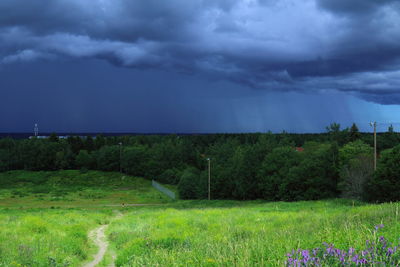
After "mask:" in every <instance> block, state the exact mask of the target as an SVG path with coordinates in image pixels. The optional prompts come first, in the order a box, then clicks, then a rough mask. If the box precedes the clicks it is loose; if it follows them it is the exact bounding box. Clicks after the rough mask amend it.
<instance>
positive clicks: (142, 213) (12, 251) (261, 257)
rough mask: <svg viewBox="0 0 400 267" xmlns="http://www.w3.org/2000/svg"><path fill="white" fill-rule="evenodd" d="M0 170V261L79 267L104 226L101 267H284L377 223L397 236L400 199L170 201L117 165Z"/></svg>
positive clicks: (354, 241)
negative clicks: (304, 252)
mask: <svg viewBox="0 0 400 267" xmlns="http://www.w3.org/2000/svg"><path fill="white" fill-rule="evenodd" d="M0 177H1V179H0V181H1V183H2V189H0V195H1V197H0V222H1V224H0V266H83V264H85V263H87V262H88V261H90V260H91V259H92V258H93V255H94V254H95V253H96V251H97V248H96V246H95V244H94V243H93V241H92V240H91V239H90V238H89V237H88V233H89V231H91V230H93V229H96V228H97V227H99V226H100V225H108V228H107V229H106V232H105V233H106V237H107V239H108V241H109V243H110V245H109V247H108V250H107V253H106V255H105V258H104V259H103V261H102V262H101V263H100V264H99V266H110V264H111V263H112V261H113V260H112V255H115V266H284V265H285V261H286V260H287V256H286V255H287V253H290V252H291V251H292V250H293V249H295V250H296V249H298V248H302V249H312V248H315V247H321V246H322V244H323V242H327V243H332V244H334V245H335V247H337V248H343V249H347V248H350V247H352V248H355V249H362V248H363V247H364V246H365V241H366V240H373V239H374V238H376V232H375V231H374V227H375V226H376V225H380V224H384V227H383V228H382V229H380V232H379V235H383V236H385V237H386V238H387V239H388V241H390V242H394V243H396V244H397V243H398V240H399V237H400V224H399V223H398V219H399V218H398V216H399V206H400V205H399V204H398V203H387V204H379V205H373V204H365V203H362V202H354V201H351V200H343V199H336V200H325V201H304V202H264V201H226V200H211V201H205V200H196V201H194V200H192V201H183V200H178V201H172V200H169V199H168V198H166V197H164V196H162V195H161V194H160V193H159V192H158V191H155V190H154V189H153V188H152V187H151V185H150V182H149V181H147V180H144V179H141V178H136V177H128V176H125V177H124V176H122V175H121V174H119V173H102V172H92V171H90V172H80V171H58V172H22V171H17V172H9V173H1V174H0ZM43 177H45V178H43ZM75 177H78V178H75ZM122 177H124V178H123V179H122ZM38 180H40V181H41V182H40V183H39V182H38ZM39 189H41V191H42V192H38V190H39ZM45 189H46V190H45ZM172 189H173V187H172ZM15 192H18V193H15ZM60 192H63V193H60ZM85 192H86V193H87V195H86V193H85ZM122 201H124V203H132V204H134V203H136V204H153V205H148V206H147V205H146V206H124V207H122V205H121V204H120V203H121V202H122ZM110 203H111V204H110ZM74 206H75V207H74ZM116 212H119V213H122V214H123V216H122V217H121V218H118V219H115V218H116V217H115V216H116V215H115V214H116Z"/></svg>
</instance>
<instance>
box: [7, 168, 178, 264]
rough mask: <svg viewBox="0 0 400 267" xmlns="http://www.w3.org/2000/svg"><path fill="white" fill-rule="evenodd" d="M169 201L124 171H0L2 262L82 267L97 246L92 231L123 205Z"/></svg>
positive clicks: (106, 221)
mask: <svg viewBox="0 0 400 267" xmlns="http://www.w3.org/2000/svg"><path fill="white" fill-rule="evenodd" d="M169 202H171V201H170V200H169V199H168V198H167V197H165V196H163V195H162V194H161V193H159V192H158V191H157V190H155V189H154V188H152V187H151V182H150V181H148V180H145V179H141V178H135V177H129V176H122V175H121V174H120V173H104V172H96V171H89V172H87V173H81V172H79V171H57V172H26V171H12V172H7V173H0V266H7V267H9V266H11V267H14V266H35V267H36V266H39V267H41V266H43V267H45V266H46V267H47V266H53V267H55V266H81V265H82V262H85V261H88V260H90V257H91V256H92V255H93V254H94V253H95V252H96V249H97V248H95V247H94V245H93V244H92V242H91V241H90V240H88V238H87V234H88V232H89V230H92V229H94V228H96V227H98V226H99V225H100V224H104V223H108V222H109V220H110V219H111V218H113V217H114V216H115V215H114V214H113V212H112V211H113V210H114V209H116V208H120V207H121V203H146V204H148V203H169ZM110 204H111V205H112V204H116V207H114V206H112V207H109V206H108V205H110ZM70 207H75V208H70ZM76 207H78V208H76Z"/></svg>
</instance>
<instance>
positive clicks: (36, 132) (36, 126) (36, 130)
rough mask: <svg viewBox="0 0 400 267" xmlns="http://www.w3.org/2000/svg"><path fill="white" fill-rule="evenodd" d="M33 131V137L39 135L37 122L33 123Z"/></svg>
mask: <svg viewBox="0 0 400 267" xmlns="http://www.w3.org/2000/svg"><path fill="white" fill-rule="evenodd" d="M33 131H34V132H35V137H37V136H38V135H39V126H38V124H37V123H35V128H33Z"/></svg>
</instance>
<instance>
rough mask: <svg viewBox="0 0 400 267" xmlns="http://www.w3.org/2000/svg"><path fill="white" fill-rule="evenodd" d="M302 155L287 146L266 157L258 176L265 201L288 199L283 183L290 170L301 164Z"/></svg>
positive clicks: (276, 149)
mask: <svg viewBox="0 0 400 267" xmlns="http://www.w3.org/2000/svg"><path fill="white" fill-rule="evenodd" d="M301 153H302V152H297V151H296V150H295V149H294V148H293V147H290V146H286V147H278V148H275V149H274V150H273V151H272V152H271V153H270V154H268V155H267V156H266V157H265V159H264V161H263V162H262V164H261V167H260V169H259V171H258V174H257V177H258V181H259V188H260V194H261V197H262V198H263V199H266V200H271V201H274V200H282V199H285V198H286V193H287V192H286V188H285V186H284V185H283V183H284V180H286V179H287V177H288V175H289V172H290V169H291V168H292V167H294V166H297V165H298V164H299V163H300V159H301V156H302V154H301Z"/></svg>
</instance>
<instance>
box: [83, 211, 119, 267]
mask: <svg viewBox="0 0 400 267" xmlns="http://www.w3.org/2000/svg"><path fill="white" fill-rule="evenodd" d="M114 212H115V213H117V215H116V216H115V217H114V218H113V220H117V219H120V218H122V217H123V216H124V215H123V214H122V213H121V212H120V211H114ZM108 226H109V224H106V225H102V226H100V227H98V228H96V229H94V230H92V231H90V233H89V238H90V239H92V240H93V242H94V243H95V244H96V246H97V247H98V248H99V251H98V252H97V253H96V255H95V256H94V259H93V260H92V261H91V262H89V263H87V264H85V265H83V267H95V266H96V265H97V264H99V263H100V262H101V261H102V260H103V258H104V255H105V254H106V252H107V249H108V241H107V239H106V235H105V233H104V232H105V230H106V229H107V227H108ZM112 259H113V262H112V263H111V264H110V267H113V266H115V265H114V261H115V255H112Z"/></svg>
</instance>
